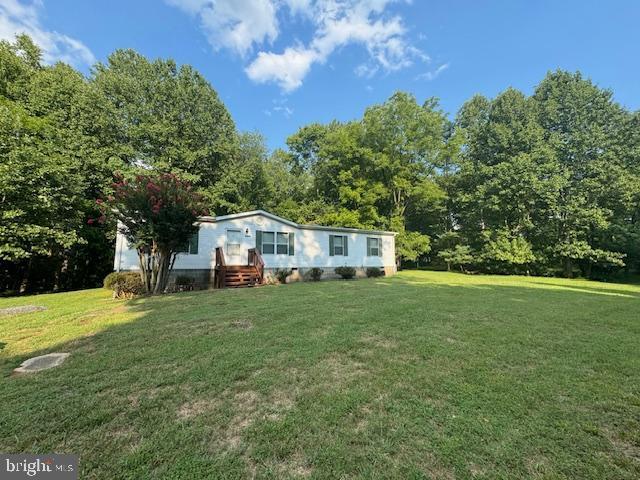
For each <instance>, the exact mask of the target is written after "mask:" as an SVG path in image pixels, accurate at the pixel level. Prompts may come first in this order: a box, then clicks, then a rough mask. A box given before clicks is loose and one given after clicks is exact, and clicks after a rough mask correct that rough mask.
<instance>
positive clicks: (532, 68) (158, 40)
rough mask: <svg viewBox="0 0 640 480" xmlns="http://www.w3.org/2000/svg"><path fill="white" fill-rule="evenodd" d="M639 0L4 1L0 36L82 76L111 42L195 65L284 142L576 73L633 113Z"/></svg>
mask: <svg viewBox="0 0 640 480" xmlns="http://www.w3.org/2000/svg"><path fill="white" fill-rule="evenodd" d="M638 25H640V2H639V1H636V0H629V1H607V2H605V1H596V0H581V1H574V0H563V1H557V0H556V1H551V0H528V1H525V0H521V1H518V0H511V1H508V0H503V1H490V0H486V1H477V0H476V1H473V0H468V1H455V0H450V1H444V0H442V1H435V0H433V1H431V0H413V1H406V0H155V1H152V0H135V1H132V0H128V1H120V0H111V1H108V2H107V1H103V2H97V1H86V0H75V1H73V0H35V1H34V0H0V38H11V37H12V36H13V35H14V34H15V33H16V32H19V31H26V32H27V33H30V34H31V35H32V36H33V37H34V38H35V39H36V41H37V42H38V43H39V44H40V45H41V46H42V47H43V49H44V52H45V59H46V60H47V61H48V62H52V61H55V60H58V59H62V60H64V61H67V62H69V63H72V64H74V65H75V66H76V67H77V68H79V69H80V70H82V71H84V72H85V73H88V72H89V69H90V65H91V64H92V63H93V62H94V61H104V60H105V59H106V57H107V56H108V55H109V53H110V52H112V51H113V50H115V49H117V48H133V49H135V50H137V51H138V52H140V53H142V54H144V55H146V56H148V57H151V58H155V57H164V58H166V57H171V58H173V59H175V60H176V61H177V62H178V63H189V64H191V65H193V66H195V67H196V68H197V69H198V70H199V71H200V72H202V73H203V74H204V75H205V76H206V78H207V79H208V80H209V81H210V82H211V84H212V85H213V87H214V88H215V89H216V90H217V91H218V93H219V94H220V96H221V98H222V99H223V101H224V102H225V104H226V105H227V107H228V108H229V110H230V111H231V114H232V115H233V118H234V119H235V121H236V124H237V126H238V128H239V129H241V130H251V131H253V130H257V131H259V132H261V133H262V134H263V135H264V136H265V138H266V140H267V143H268V145H269V146H270V147H272V148H275V147H279V146H282V145H284V141H285V139H286V137H287V136H288V135H290V134H292V133H294V132H295V131H296V130H297V129H298V128H299V127H300V126H302V125H305V124H308V123H311V122H315V121H317V122H327V121H330V120H332V119H334V118H335V119H338V120H349V119H353V118H358V117H360V116H361V115H362V113H363V111H364V109H365V108H366V107H367V106H368V105H371V104H373V103H378V102H382V101H384V99H386V98H387V97H389V96H390V95H391V94H392V93H393V92H394V91H396V90H405V91H409V92H411V93H413V94H414V95H415V96H416V97H417V98H418V100H420V101H422V100H424V99H425V98H427V97H430V96H436V97H439V98H440V101H441V105H442V107H443V108H444V110H445V111H447V112H449V113H450V114H451V115H454V114H455V112H456V111H457V109H458V108H459V107H460V106H461V104H462V103H463V102H464V101H465V100H466V99H468V98H469V97H470V96H471V95H473V94H475V93H482V94H484V95H487V96H490V97H491V96H494V95H496V94H497V93H498V92H500V91H501V90H504V89H505V88H507V87H509V86H513V87H516V88H518V89H521V90H523V91H524V92H526V93H530V92H531V91H532V89H533V88H534V86H535V85H536V83H538V82H539V81H540V80H541V79H542V78H543V77H544V75H545V73H546V72H547V71H548V70H553V69H556V68H562V69H566V70H571V71H574V70H580V71H582V72H583V73H584V74H585V75H586V76H588V77H590V78H592V79H593V80H594V81H595V82H596V83H597V84H599V85H600V86H602V87H606V88H610V89H612V90H613V91H614V94H615V98H616V100H617V101H619V102H620V103H622V104H623V105H625V106H626V107H627V108H629V109H632V110H637V109H639V108H640V54H639V51H640V28H639V27H638Z"/></svg>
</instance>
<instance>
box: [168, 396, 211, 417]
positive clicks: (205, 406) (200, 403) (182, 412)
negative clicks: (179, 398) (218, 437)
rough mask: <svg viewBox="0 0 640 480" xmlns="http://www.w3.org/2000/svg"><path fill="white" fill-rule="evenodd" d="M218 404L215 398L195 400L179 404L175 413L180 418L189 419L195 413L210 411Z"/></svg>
mask: <svg viewBox="0 0 640 480" xmlns="http://www.w3.org/2000/svg"><path fill="white" fill-rule="evenodd" d="M217 406H218V402H216V401H215V400H196V401H194V402H187V403H183V404H182V405H180V407H179V408H178V410H177V411H176V415H177V416H178V418H179V419H180V420H189V419H190V418H193V417H195V416H197V415H202V414H203V413H206V412H210V411H212V410H214V409H215V408H216V407H217Z"/></svg>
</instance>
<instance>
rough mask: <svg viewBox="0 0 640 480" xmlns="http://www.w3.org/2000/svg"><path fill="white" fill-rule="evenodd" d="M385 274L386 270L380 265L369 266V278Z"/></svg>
mask: <svg viewBox="0 0 640 480" xmlns="http://www.w3.org/2000/svg"><path fill="white" fill-rule="evenodd" d="M383 275H384V270H381V269H380V268H378V267H369V268H367V277H369V278H378V277H382V276H383Z"/></svg>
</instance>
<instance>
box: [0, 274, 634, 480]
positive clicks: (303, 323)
mask: <svg viewBox="0 0 640 480" xmlns="http://www.w3.org/2000/svg"><path fill="white" fill-rule="evenodd" d="M26 304H34V305H43V306H46V307H48V310H46V311H42V312H37V313H30V314H22V315H17V316H2V317H0V342H2V343H0V348H2V350H0V369H1V374H2V377H0V451H2V452H51V451H56V452H69V453H77V454H79V455H80V461H81V467H82V478H99V479H116V478H131V479H141V478H170V479H180V478H184V479H199V478H250V477H255V478H299V477H307V478H403V479H404V478H441V479H453V478H461V479H464V478H486V479H496V478H504V479H511V478H620V479H622V478H628V479H631V478H638V477H640V287H639V286H632V285H620V284H602V283H593V282H587V281H579V280H573V281H568V280H560V279H538V278H527V277H495V276H464V275H459V274H454V273H451V274H449V273H436V272H403V273H402V274H400V275H398V276H396V277H394V278H387V279H381V280H377V279H376V280H374V279H370V280H359V281H334V282H320V283H299V284H293V285H287V286H276V287H263V288H258V289H244V290H227V291H215V292H196V293H182V294H175V295H168V296H164V297H155V298H148V299H141V300H133V301H116V300H112V299H111V298H110V295H109V292H107V291H104V290H89V291H83V292H73V293H62V294H52V295H41V296H32V297H24V298H12V299H0V308H5V307H9V306H14V305H26ZM50 351H63V352H64V351H66V352H71V354H72V355H71V357H70V358H69V359H68V360H67V362H66V363H65V364H64V365H63V366H61V367H59V368H57V369H53V370H48V371H45V372H40V373H37V374H30V375H22V376H10V374H11V371H12V369H13V368H14V367H16V366H17V365H18V364H20V363H21V362H22V361H23V360H24V359H26V358H28V357H29V356H33V355H37V354H42V353H46V352H50Z"/></svg>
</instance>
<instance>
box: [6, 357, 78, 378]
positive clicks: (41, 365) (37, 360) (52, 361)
mask: <svg viewBox="0 0 640 480" xmlns="http://www.w3.org/2000/svg"><path fill="white" fill-rule="evenodd" d="M69 355H70V354H69V353H48V354H46V355H40V356H39V357H33V358H30V359H28V360H25V361H24V362H22V365H20V366H19V367H18V368H16V369H14V370H13V373H33V372H39V371H40V370H47V369H49V368H53V367H58V366H60V365H62V362H64V361H65V360H66V359H67V357H68V356H69Z"/></svg>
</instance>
